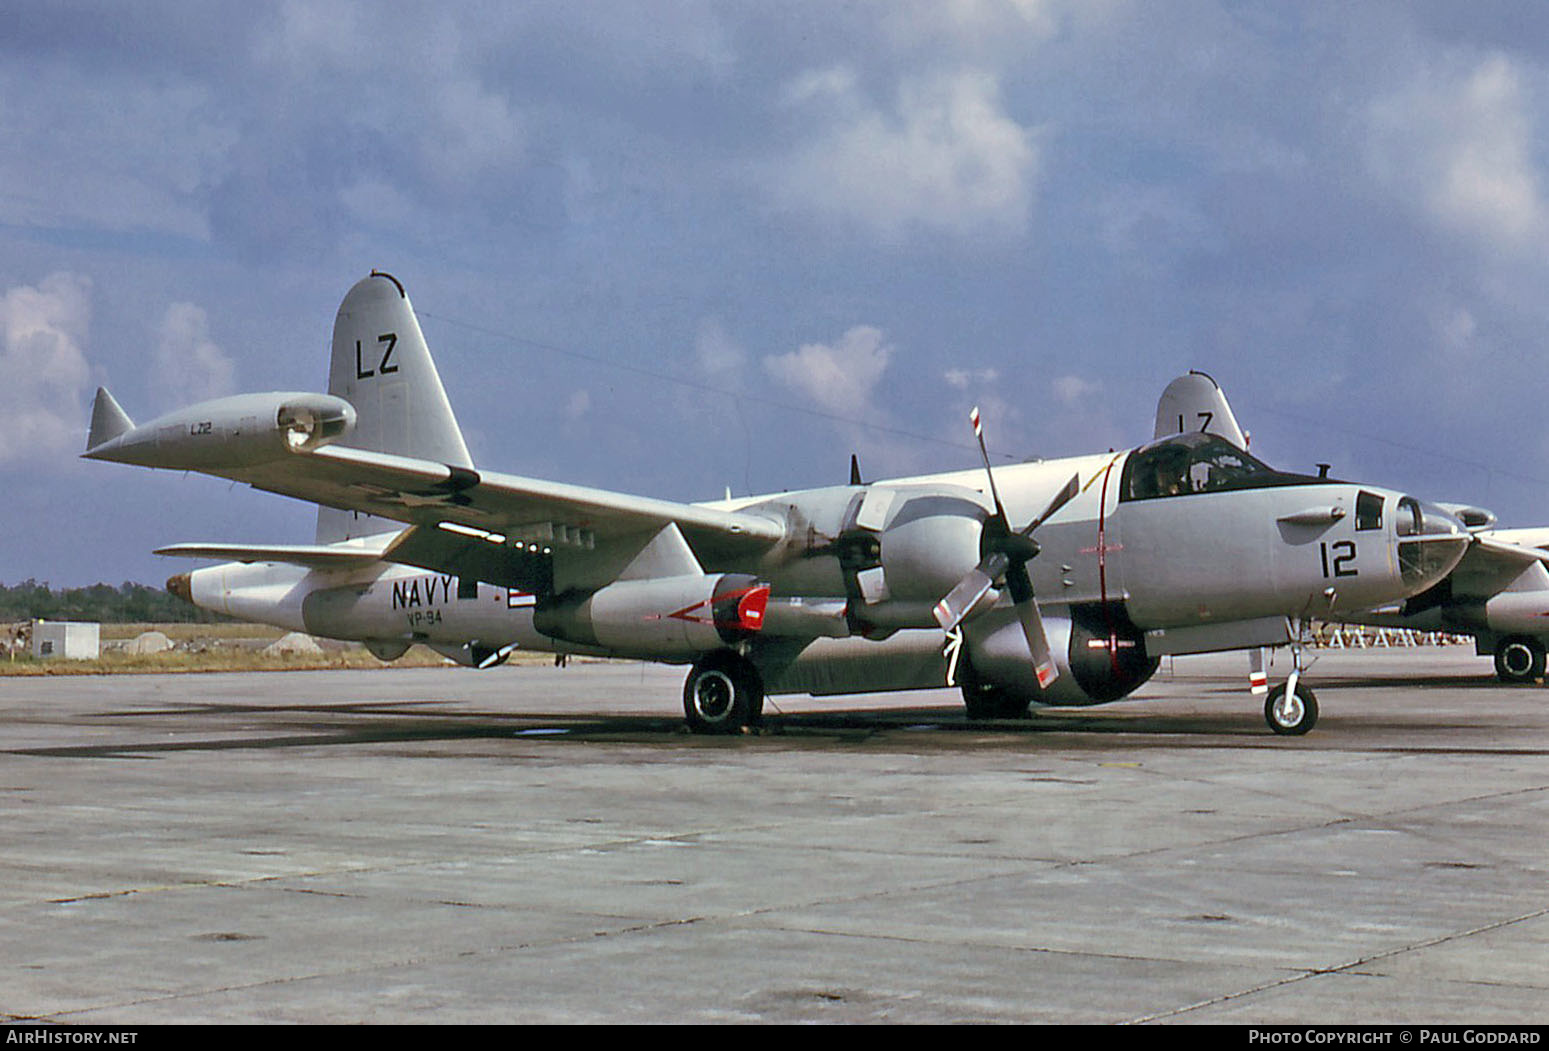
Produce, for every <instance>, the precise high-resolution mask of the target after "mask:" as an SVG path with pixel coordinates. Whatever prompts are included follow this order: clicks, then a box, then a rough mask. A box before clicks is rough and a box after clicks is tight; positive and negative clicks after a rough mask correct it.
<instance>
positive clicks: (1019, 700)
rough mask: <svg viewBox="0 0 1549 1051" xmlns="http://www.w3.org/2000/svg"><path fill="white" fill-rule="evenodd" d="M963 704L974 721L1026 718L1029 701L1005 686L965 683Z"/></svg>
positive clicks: (963, 686)
mask: <svg viewBox="0 0 1549 1051" xmlns="http://www.w3.org/2000/svg"><path fill="white" fill-rule="evenodd" d="M962 691H963V706H964V707H965V708H966V709H967V710H968V718H969V719H970V720H972V721H974V722H978V721H980V720H984V719H1025V718H1027V709H1028V705H1029V703H1030V702H1029V701H1028V699H1027V698H1026V697H1022V696H1019V695H1018V694H1016V693H1014V692H1012V691H1011V690H1008V689H1006V688H1005V687H1003V686H981V685H979V684H977V683H966V682H965V683H963V685H962Z"/></svg>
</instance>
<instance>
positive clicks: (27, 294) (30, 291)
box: [0, 272, 91, 464]
mask: <svg viewBox="0 0 1549 1051" xmlns="http://www.w3.org/2000/svg"><path fill="white" fill-rule="evenodd" d="M90 324H91V281H90V279H88V278H86V277H83V276H80V275H78V274H70V273H63V272H61V273H56V274H51V275H50V276H48V277H47V278H45V279H43V280H42V281H40V282H39V283H38V284H37V285H36V286H32V285H21V286H18V287H15V288H11V289H9V290H7V291H6V293H5V296H4V297H3V298H0V338H3V343H0V375H4V376H5V377H6V380H5V383H4V385H0V417H3V418H4V419H5V421H6V425H5V427H4V428H3V429H0V464H10V463H18V462H22V461H30V460H37V459H43V458H48V457H54V456H59V455H63V454H67V453H74V452H79V451H80V450H81V448H82V447H84V444H85V431H86V409H85V402H84V395H85V393H86V390H87V387H88V386H89V384H90V379H91V370H90V368H89V367H88V365H87V363H86V351H85V345H86V335H87V331H88V329H89V327H90Z"/></svg>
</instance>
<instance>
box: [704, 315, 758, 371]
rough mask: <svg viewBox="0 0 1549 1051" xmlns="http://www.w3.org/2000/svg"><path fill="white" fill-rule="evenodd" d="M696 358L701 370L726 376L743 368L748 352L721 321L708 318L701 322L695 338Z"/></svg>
mask: <svg viewBox="0 0 1549 1051" xmlns="http://www.w3.org/2000/svg"><path fill="white" fill-rule="evenodd" d="M694 358H695V360H696V362H697V363H698V367H699V369H700V371H701V372H703V373H706V374H707V375H710V376H712V377H724V376H725V375H727V374H728V373H735V372H737V371H738V370H740V369H741V368H742V365H743V363H744V362H745V361H746V360H747V353H746V351H744V350H743V349H742V347H741V346H740V345H739V344H738V343H737V341H736V340H734V339H732V338H731V336H730V335H728V334H727V332H726V329H725V327H724V326H723V325H722V324H721V323H720V321H718V320H717V319H715V318H708V319H706V320H705V321H702V322H700V325H699V334H698V335H697V336H696V337H695V338H694Z"/></svg>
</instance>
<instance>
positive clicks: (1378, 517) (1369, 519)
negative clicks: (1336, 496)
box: [1355, 489, 1382, 533]
mask: <svg viewBox="0 0 1549 1051" xmlns="http://www.w3.org/2000/svg"><path fill="white" fill-rule="evenodd" d="M1381 528H1382V494H1380V493H1368V492H1367V491H1366V490H1364V489H1362V490H1361V491H1360V492H1359V493H1357V494H1356V497H1355V529H1356V532H1358V533H1359V532H1362V531H1370V530H1373V529H1381Z"/></svg>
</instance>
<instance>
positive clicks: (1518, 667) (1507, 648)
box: [1495, 635, 1544, 684]
mask: <svg viewBox="0 0 1549 1051" xmlns="http://www.w3.org/2000/svg"><path fill="white" fill-rule="evenodd" d="M1495 677H1496V678H1497V679H1499V680H1501V682H1509V683H1514V684H1515V683H1528V682H1536V681H1537V680H1539V679H1542V678H1543V677H1544V644H1543V643H1542V642H1540V641H1539V640H1538V639H1535V638H1533V637H1532V636H1531V635H1509V636H1507V637H1506V638H1504V639H1502V640H1501V641H1500V642H1497V643H1496V644H1495Z"/></svg>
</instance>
